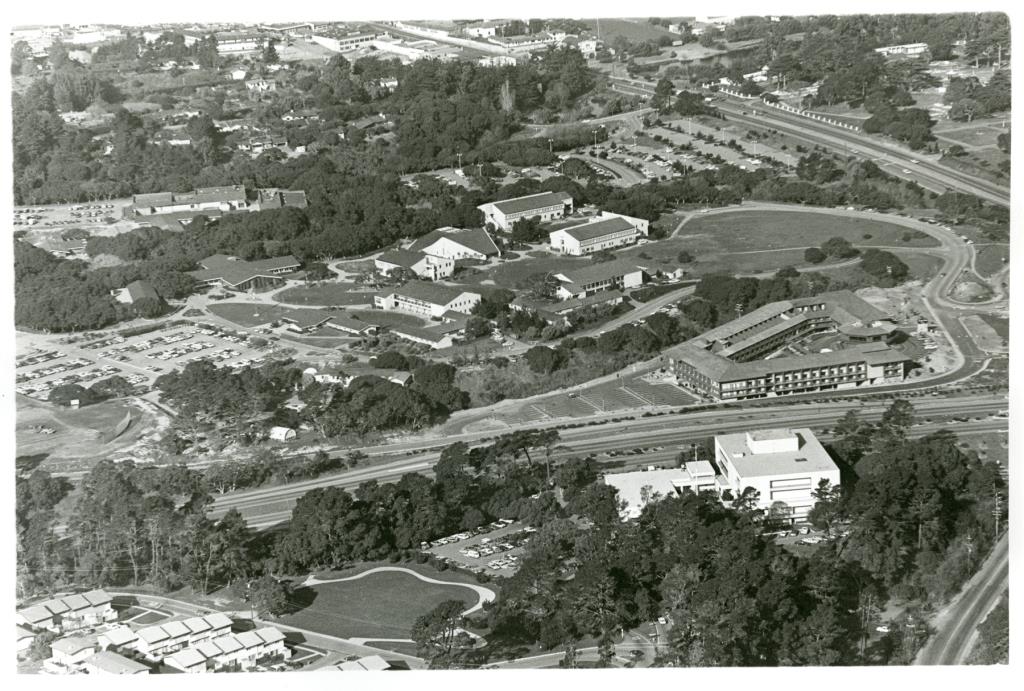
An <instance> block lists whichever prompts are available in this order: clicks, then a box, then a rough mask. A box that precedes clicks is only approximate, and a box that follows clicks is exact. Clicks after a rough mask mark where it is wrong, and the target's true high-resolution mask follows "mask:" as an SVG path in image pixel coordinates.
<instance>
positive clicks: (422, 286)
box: [394, 281, 467, 307]
mask: <svg viewBox="0 0 1024 691" xmlns="http://www.w3.org/2000/svg"><path fill="white" fill-rule="evenodd" d="M465 292H467V291H465V290H462V289H461V288H452V287H451V286H446V285H440V284H438V283H427V282H426V281H409V282H408V283H406V284H405V285H403V286H402V287H400V288H396V289H395V290H394V294H395V295H400V296H402V297H407V298H412V299H413V300H422V301H423V302H429V303H430V304H432V305H438V306H442V307H443V306H444V305H447V304H449V303H450V302H451V301H452V300H455V299H456V298H458V297H459V296H460V295H462V294H463V293H465Z"/></svg>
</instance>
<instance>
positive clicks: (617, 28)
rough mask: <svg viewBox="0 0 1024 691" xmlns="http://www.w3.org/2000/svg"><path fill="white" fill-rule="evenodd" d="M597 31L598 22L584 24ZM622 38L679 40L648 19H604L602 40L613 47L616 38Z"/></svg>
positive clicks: (633, 39)
mask: <svg viewBox="0 0 1024 691" xmlns="http://www.w3.org/2000/svg"><path fill="white" fill-rule="evenodd" d="M583 23H584V24H586V25H587V26H589V27H590V29H591V31H596V27H597V22H596V21H595V20H593V19H588V20H585V21H584V22H583ZM619 36H622V37H623V38H625V39H627V40H629V41H653V40H657V39H659V38H661V37H662V36H672V37H674V38H678V36H677V35H676V34H673V33H672V32H671V31H669V30H668V29H666V28H665V27H662V26H654V25H652V24H650V23H648V21H647V20H646V19H602V20H601V38H602V40H604V42H605V43H606V44H608V45H611V44H612V43H613V42H614V41H615V39H616V38H618V37H619Z"/></svg>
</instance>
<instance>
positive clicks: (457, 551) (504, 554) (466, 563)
mask: <svg viewBox="0 0 1024 691" xmlns="http://www.w3.org/2000/svg"><path fill="white" fill-rule="evenodd" d="M534 532H536V529H535V528H531V527H529V526H523V525H522V524H517V523H513V522H512V521H511V520H509V519H507V518H503V519H501V520H498V521H495V522H494V523H490V524H488V525H485V526H480V527H479V528H476V529H475V530H467V531H464V532H461V533H456V534H455V535H450V536H448V537H445V538H441V539H440V540H435V541H434V542H430V543H424V544H423V545H421V548H422V549H423V551H424V552H428V553H430V554H433V555H434V556H436V557H438V558H440V559H444V560H445V561H448V562H451V563H454V564H456V565H458V566H461V567H463V568H466V569H469V570H471V571H474V572H477V573H486V574H488V575H491V576H506V577H507V576H511V575H512V574H514V573H515V572H516V569H517V568H518V566H519V559H520V558H521V557H522V555H523V552H525V546H526V544H527V543H528V542H529V541H530V535H531V534H532V533H534Z"/></svg>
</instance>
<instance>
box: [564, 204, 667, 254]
mask: <svg viewBox="0 0 1024 691" xmlns="http://www.w3.org/2000/svg"><path fill="white" fill-rule="evenodd" d="M649 226H650V222H649V221H647V220H645V219H642V218H634V217H632V216H623V215H621V214H613V213H609V212H607V211H604V212H601V214H600V215H599V216H598V217H597V218H593V219H590V220H588V221H587V222H585V223H580V224H577V225H572V226H569V227H567V228H559V229H558V230H553V231H551V232H550V233H549V234H548V238H549V243H550V245H551V249H552V250H554V251H556V252H561V253H562V254H569V255H572V256H575V257H580V256H583V255H585V254H593V253H594V252H599V251H601V250H606V249H612V248H615V247H623V246H626V245H633V244H636V242H637V241H638V240H639V239H640V238H642V237H647V231H648V227H649Z"/></svg>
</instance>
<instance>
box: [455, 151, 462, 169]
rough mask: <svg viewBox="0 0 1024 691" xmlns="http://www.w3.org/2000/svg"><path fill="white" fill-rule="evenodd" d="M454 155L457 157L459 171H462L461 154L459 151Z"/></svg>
mask: <svg viewBox="0 0 1024 691" xmlns="http://www.w3.org/2000/svg"><path fill="white" fill-rule="evenodd" d="M455 155H456V156H458V157H459V170H462V152H461V151H460V152H458V153H457V154H455Z"/></svg>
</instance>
